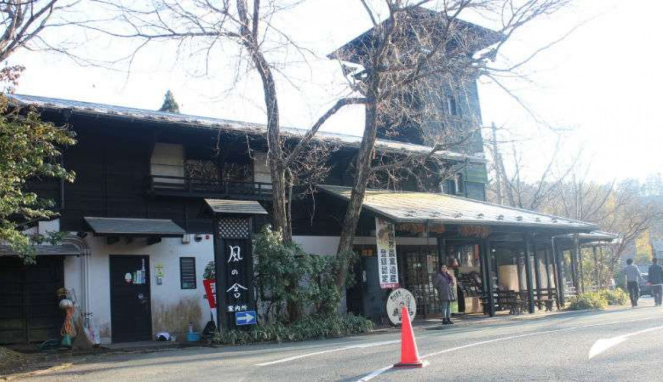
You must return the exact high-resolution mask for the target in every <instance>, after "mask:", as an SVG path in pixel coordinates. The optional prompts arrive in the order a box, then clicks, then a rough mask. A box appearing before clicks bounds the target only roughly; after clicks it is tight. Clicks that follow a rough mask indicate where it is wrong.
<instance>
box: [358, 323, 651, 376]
mask: <svg viewBox="0 0 663 382" xmlns="http://www.w3.org/2000/svg"><path fill="white" fill-rule="evenodd" d="M654 318H660V317H646V318H637V319H634V320H626V321H618V322H605V323H601V324H591V325H584V326H578V327H575V328H565V329H554V330H546V331H543V332H535V333H526V334H519V335H517V336H509V337H500V338H494V339H492V340H486V341H480V342H474V343H471V344H467V345H463V346H458V347H455V348H450V349H445V350H441V351H438V352H435V353H430V354H426V355H424V356H422V357H421V358H422V359H424V358H428V357H433V356H436V355H440V354H444V353H450V352H453V351H457V350H463V349H467V348H471V347H475V346H481V345H486V344H490V343H493V342H500V341H509V340H513V339H517V338H524V337H534V336H540V335H544V334H551V333H560V332H569V331H572V330H579V329H587V328H593V327H597V326H607V325H616V324H623V323H627V322H637V321H647V320H652V319H654ZM647 331H651V329H647ZM391 368H392V366H388V367H384V368H382V369H379V370H375V371H374V372H372V373H370V374H368V375H366V376H365V377H364V378H362V379H360V380H358V381H357V382H368V381H370V380H371V379H373V378H375V377H377V376H379V375H380V374H382V373H384V372H385V371H387V370H390V369H391Z"/></svg>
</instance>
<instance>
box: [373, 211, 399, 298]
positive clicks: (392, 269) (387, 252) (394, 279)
mask: <svg viewBox="0 0 663 382" xmlns="http://www.w3.org/2000/svg"><path fill="white" fill-rule="evenodd" d="M375 239H376V241H377V247H378V275H379V280H380V288H381V289H395V288H399V287H400V284H399V283H398V263H397V259H396V234H395V229H394V225H393V224H392V223H389V222H388V221H387V220H384V219H381V218H375Z"/></svg>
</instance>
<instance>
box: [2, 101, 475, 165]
mask: <svg viewBox="0 0 663 382" xmlns="http://www.w3.org/2000/svg"><path fill="white" fill-rule="evenodd" d="M7 97H8V98H9V99H10V100H12V101H13V102H14V103H16V104H17V105H19V106H35V107H38V108H44V109H50V110H71V111H73V112H74V113H76V112H77V113H80V114H90V115H105V116H109V117H114V118H129V119H132V120H144V121H152V122H156V123H171V124H179V125H188V126H190V127H197V128H207V129H222V130H226V131H237V132H242V133H249V134H256V135H262V134H265V133H266V132H267V127H266V126H265V125H261V124H257V123H249V122H238V121H230V120H226V119H220V118H210V117H200V116H193V115H187V114H174V113H167V112H163V111H154V110H144V109H136V108H131V107H124V106H114V105H106V104H100V103H91V102H82V101H72V100H65V99H59V98H49V97H39V96H31V95H22V94H7ZM307 131H308V130H307V129H300V128H295V127H285V126H282V127H281V133H282V134H283V135H284V136H289V137H292V138H299V137H303V136H304V134H306V132H307ZM314 139H315V140H319V141H325V142H334V143H337V144H340V145H343V146H348V147H359V144H360V143H361V139H362V137H360V136H356V135H348V134H339V133H333V132H326V131H320V132H318V133H317V134H316V135H315V138H314ZM375 145H376V148H377V149H379V150H383V151H386V152H393V153H398V152H410V153H415V152H416V153H429V152H431V150H432V147H429V146H424V145H416V144H412V143H404V142H397V141H390V140H385V139H378V140H377V141H376V144H375ZM435 155H437V156H438V157H439V158H443V159H448V160H455V161H468V162H470V163H486V159H485V158H483V157H481V156H473V155H465V154H462V153H456V152H453V151H445V150H441V151H437V152H436V153H435Z"/></svg>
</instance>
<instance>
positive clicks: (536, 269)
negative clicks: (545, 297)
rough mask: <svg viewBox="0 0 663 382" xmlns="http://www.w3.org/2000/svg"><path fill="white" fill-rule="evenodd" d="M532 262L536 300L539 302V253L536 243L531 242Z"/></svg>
mask: <svg viewBox="0 0 663 382" xmlns="http://www.w3.org/2000/svg"><path fill="white" fill-rule="evenodd" d="M532 247H533V252H532V262H533V263H534V281H535V285H536V298H537V300H541V267H540V266H539V251H538V248H537V245H536V242H534V241H533V242H532Z"/></svg>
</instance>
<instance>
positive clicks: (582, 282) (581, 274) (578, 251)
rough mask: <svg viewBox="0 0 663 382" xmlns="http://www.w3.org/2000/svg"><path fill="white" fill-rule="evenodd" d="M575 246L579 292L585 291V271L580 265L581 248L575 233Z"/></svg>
mask: <svg viewBox="0 0 663 382" xmlns="http://www.w3.org/2000/svg"><path fill="white" fill-rule="evenodd" d="M575 247H576V254H577V255H578V260H577V261H578V270H579V273H578V277H579V279H580V280H579V282H580V292H581V293H585V271H584V267H583V266H582V248H580V242H579V241H578V235H577V234H576V236H575Z"/></svg>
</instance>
